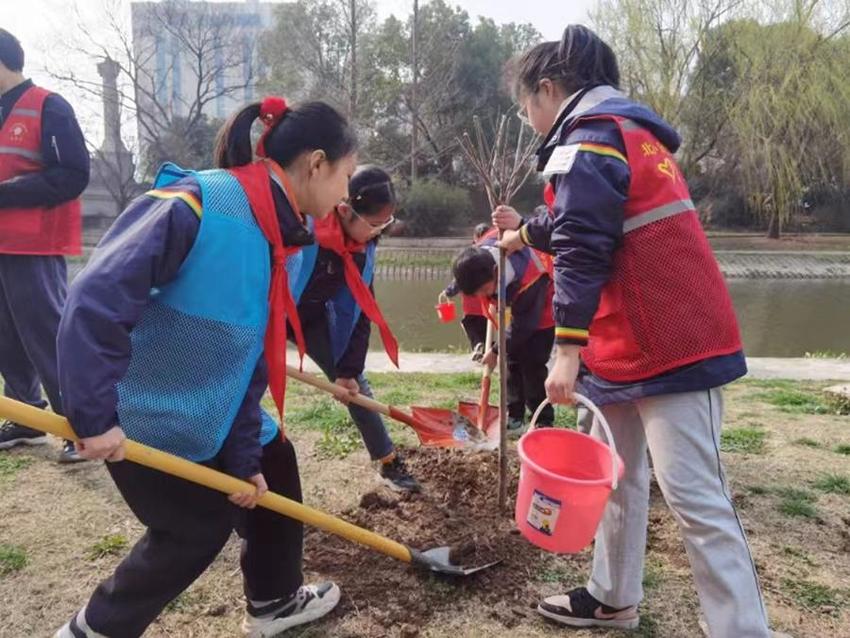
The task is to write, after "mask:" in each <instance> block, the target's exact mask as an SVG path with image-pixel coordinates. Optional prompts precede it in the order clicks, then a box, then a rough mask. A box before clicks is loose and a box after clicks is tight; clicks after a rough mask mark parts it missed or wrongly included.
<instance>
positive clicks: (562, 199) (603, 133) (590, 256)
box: [520, 87, 746, 403]
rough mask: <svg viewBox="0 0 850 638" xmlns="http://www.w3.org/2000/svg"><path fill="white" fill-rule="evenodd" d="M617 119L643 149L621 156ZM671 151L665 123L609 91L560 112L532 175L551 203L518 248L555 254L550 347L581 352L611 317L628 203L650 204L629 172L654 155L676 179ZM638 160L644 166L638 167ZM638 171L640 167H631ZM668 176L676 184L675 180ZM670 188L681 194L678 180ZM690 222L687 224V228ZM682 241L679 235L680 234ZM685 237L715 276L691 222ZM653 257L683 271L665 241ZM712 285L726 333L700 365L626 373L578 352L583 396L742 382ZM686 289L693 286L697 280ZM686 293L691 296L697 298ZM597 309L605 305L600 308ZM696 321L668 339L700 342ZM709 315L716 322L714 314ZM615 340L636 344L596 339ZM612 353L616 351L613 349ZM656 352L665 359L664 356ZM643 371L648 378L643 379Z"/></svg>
mask: <svg viewBox="0 0 850 638" xmlns="http://www.w3.org/2000/svg"><path fill="white" fill-rule="evenodd" d="M624 121H627V122H628V123H629V124H628V126H629V127H630V128H629V131H632V130H637V131H640V132H641V134H642V135H644V136H645V140H644V143H645V144H646V145H647V146H646V147H643V148H642V147H641V146H640V145H639V146H638V147H636V148H632V149H629V148H628V144H627V141H626V139H625V137H624V131H623V126H622V123H623V122H624ZM632 143H633V142H632ZM679 144H680V139H679V136H678V135H677V133H676V132H675V131H674V130H673V129H672V128H671V127H670V126H669V125H668V124H667V123H665V122H664V121H663V120H661V119H660V118H659V117H658V116H657V115H656V114H655V113H653V112H652V111H650V110H649V109H648V108H646V107H644V106H642V105H639V104H636V103H634V102H632V101H630V100H628V99H626V98H625V97H624V96H623V95H622V94H621V93H620V92H619V91H616V90H615V89H613V88H611V87H598V88H596V89H593V90H591V91H585V92H582V93H580V94H577V95H575V96H573V97H572V98H571V100H570V101H569V102H568V103H567V105H566V107H565V110H564V111H562V114H561V116H560V117H559V121H558V122H557V124H556V127H554V128H553V130H552V132H551V133H550V135H549V136H547V141H546V143H545V144H544V146H543V147H542V148H541V150H540V151H539V156H540V160H541V161H540V169H541V170H543V171H544V174H546V176H547V177H549V185H550V187H551V188H550V191H551V193H552V195H553V197H552V202H551V207H550V211H549V212H548V213H545V214H542V215H539V216H537V217H535V218H533V219H531V220H528V221H527V222H526V223H525V224H524V225H523V226H522V228H521V231H520V234H521V236H522V238H523V240H524V241H525V243H526V244H528V245H531V246H534V247H535V248H538V249H541V250H546V251H548V252H550V253H553V254H554V255H555V300H554V313H555V320H556V323H557V328H556V338H557V341H558V343H561V344H564V343H569V344H576V345H582V346H587V345H588V340H589V338H590V339H593V335H594V332H596V333H597V334H599V333H600V328H604V327H605V326H604V322H601V323H600V321H599V319H600V315H605V316H607V317H611V316H615V315H617V313H616V312H614V310H616V309H613V305H616V304H612V299H613V298H614V297H612V296H611V286H612V281H616V284H617V285H618V286H620V287H621V288H622V277H621V272H622V260H623V258H624V252H623V250H624V246H626V245H627V244H628V241H629V239H630V238H628V237H626V236H625V233H624V228H626V229H627V232H628V229H629V227H630V225H635V223H636V222H635V220H633V221H631V222H629V221H628V219H629V218H630V217H633V216H634V215H635V214H636V212H637V211H636V210H635V202H636V201H637V200H638V199H640V200H641V201H643V200H647V199H648V198H651V196H652V194H651V193H649V194H647V193H638V194H637V195H636V192H635V188H638V187H640V186H641V184H645V183H646V177H645V176H642V177H641V180H640V181H637V180H636V181H635V183H634V184H633V183H632V178H633V170H641V171H642V170H644V166H646V165H648V164H647V162H648V161H649V160H653V159H654V158H655V155H652V154H653V153H658V159H659V162H658V165H659V166H661V165H662V164H663V165H664V167H666V168H667V171H668V172H669V173H674V171H677V168H675V161H674V160H672V157H670V156H669V154H670V153H673V152H675V151H676V150H677V149H678V147H679ZM650 147H652V148H650ZM630 150H631V154H630ZM650 151H651V153H650ZM646 153H650V155H652V156H651V157H650V155H646ZM661 155H663V157H661ZM644 157H645V158H646V159H647V162H641V160H642V159H643V158H644ZM668 159H669V162H668ZM638 166H639V167H640V168H639V169H636V167H638ZM652 166H653V167H654V166H655V165H654V164H653V165H652ZM659 170H660V169H659ZM673 177H675V178H677V179H679V180H681V175H680V174H678V173H675V174H674V175H673ZM671 179H672V177H671ZM677 188H679V189H680V190H681V191H682V193H687V188H686V186H684V182H683V180H682V181H681V182H680V183H679V185H678V186H677ZM677 192H678V191H677ZM682 197H683V198H685V196H682ZM659 208H661V209H663V208H664V207H663V206H662V207H659ZM674 212H676V211H674ZM683 212H687V211H683ZM689 215H692V217H693V218H694V219H695V214H692V211H691V212H689V213H688V215H684V216H677V217H674V218H671V219H673V220H675V223H679V222H681V221H684V220H685V219H687V218H688V216H689ZM688 223H691V224H693V220H691V221H689V222H688ZM680 234H681V235H682V236H683V237H684V236H685V235H686V234H683V233H680ZM692 238H693V241H694V245H695V246H696V244H700V247H699V248H698V249H696V248H695V249H694V251H695V252H694V253H693V255H694V256H699V257H700V259H703V260H706V269H708V270H711V269H712V268H714V269H716V263H714V262H713V259H711V260H710V263H709V261H708V258H709V257H710V251H708V257H706V250H707V242H706V243H703V242H704V235H703V233H702V230H701V229H700V228H698V222H697V223H696V226H694V228H693V229H692ZM643 248H644V245H643V244H641V245H640V246H638V247H635V245H634V243H632V248H630V249H629V251H635V250H636V249H637V250H638V251H639V252H640V251H642V250H643ZM652 250H653V254H654V259H656V260H657V263H658V264H662V263H663V264H665V266H664V267H665V268H670V269H677V268H687V267H688V263H686V262H687V261H688V260H687V259H684V258H683V255H684V252H683V250H678V252H677V251H676V250H674V249H673V248H672V247H671V248H670V249H669V250H668V249H667V248H665V245H664V243H663V241H662V242H660V243H656V244H653V247H652ZM697 252H699V255H697ZM669 258H672V259H678V260H681V261H682V263H680V264H679V265H678V266H677V265H675V264H667V263H666V261H669ZM651 279H652V277H646V278H644V279H643V281H646V282H647V283H645V284H644V285H645V286H648V285H651V284H652V281H650V280H651ZM655 279H661V277H656V278H655ZM710 279H711V283H712V286H713V288H715V289H717V294H716V295H715V296H716V305H717V315H718V317H719V316H720V315H722V317H723V319H722V320H718V321H717V322H716V323H717V324H718V329H720V330H724V331H726V333H727V335H728V336H724V337H723V338H722V339H720V340H721V341H723V344H721V346H722V347H714V346H712V345H710V346H709V347H706V348H705V349H704V351H705V352H707V353H709V354H707V355H706V356H702V357H701V356H699V354H698V353H697V355H696V356H695V357H692V358H691V359H690V360H689V359H688V358H687V356H679V357H678V358H677V355H672V354H671V355H670V356H667V357H666V359H665V361H666V362H673V363H674V364H676V362H679V361H680V362H681V365H673V367H665V366H664V365H662V364H661V363H658V361H656V360H653V361H651V362H647V361H643V360H637V362H636V363H635V365H633V366H631V367H629V366H628V365H625V366H620V367H615V366H607V365H605V361H603V365H598V364H599V361H600V358H599V357H598V356H596V357H593V356H587V355H588V354H590V355H593V354H594V351H593V349H592V348H591V349H590V350H586V352H585V354H584V355H583V359H586V360H588V361H590V362H591V365H593V367H594V369H595V371H596V373H595V374H594V373H588V372H587V371H586V370H585V374H584V375H583V377H582V380H581V382H580V387H581V388H582V389H584V390H585V391H586V392H588V393H589V394H591V398H592V399H594V401H597V402H601V403H612V402H616V401H623V400H629V399H633V398H638V397H640V396H648V395H651V394H665V393H670V392H683V391H693V390H700V389H705V388H709V387H715V386H719V385H723V384H725V383H728V382H730V381H732V380H734V379H735V378H738V377H740V376H742V375H743V374H745V373H746V364H745V361H744V357H743V352H742V351H741V349H740V342H739V341H736V338H737V324H736V322H735V320H734V314H730V309H731V304H730V303H729V302H728V295H727V294H726V293H725V287H724V288H723V290H722V291H721V290H720V289H719V287H720V286H722V280H720V283H719V284H718V279H719V270H717V271H716V273H711V275H710ZM693 285H694V286H696V287H699V282H695V283H694V284H693ZM677 288H679V289H680V290H679V293H678V294H679V295H680V297H679V298H678V299H677V300H676V302H675V304H668V306H671V307H673V306H675V307H677V308H678V307H680V306H681V307H682V308H684V307H685V305H686V304H687V303H688V298H689V297H691V295H689V290H688V287H687V286H682V285H681V282H679V283H677ZM635 290H636V287H635V286H634V284H633V283H632V284H630V286H629V287H628V291H629V293H630V294H633V293H634V291H635ZM692 292H694V293H695V294H696V291H695V290H694V291H692ZM618 298H622V297H618ZM601 301H604V302H605V304H604V305H602V306H601V307H600V302H601ZM649 312H651V311H649ZM656 313H657V314H658V317H659V318H661V316H662V315H664V313H665V309H663V308H660V309H656ZM632 314H634V313H632ZM698 314H699V313H694V315H693V316H692V319H691V320H690V321H688V322H682V321H680V322H679V323H678V325H677V326H675V327H674V328H673V329H671V332H679V333H683V334H684V333H685V332H687V331H688V330H692V331H693V332H694V335H699V334H700V332H699V325H698V322H699V319H700V317H699V316H698ZM708 314H714V311H710V312H709V313H708ZM594 324H595V327H594ZM618 325H619V324H618ZM684 338H687V336H685V337H684ZM612 339H613V340H612ZM617 339H619V340H621V341H622V340H625V341H628V345H629V346H630V347H631V346H632V345H633V343H634V340H633V336H632V335H627V334H625V332H623V329H622V328H621V327H618V328H616V329H615V332H614V333H612V334H611V335H609V336H608V338H606V339H605V340H604V341H605V342H606V343H607V344H612V343H614V342H615V341H616V340H617ZM709 339H711V337H710V338H709ZM675 341H676V343H684V340H683V337H682V335H679V336H678V337H676V338H675ZM600 342H601V341H600ZM660 345H661V346H664V345H666V344H663V343H662V344H660ZM614 347H615V348H619V346H618V345H615V346H614ZM632 349H633V348H632ZM622 352H624V351H623V350H620V351H618V352H616V353H614V354H615V355H616V356H614V359H616V358H617V357H620V363H622V360H625V359H624V357H623V356H622ZM638 354H639V353H638ZM662 354H664V356H666V353H662ZM626 358H627V357H626ZM661 358H662V359H663V358H664V357H661ZM600 370H603V371H604V374H603V373H602V372H600ZM641 371H647V373H646V374H642V373H641Z"/></svg>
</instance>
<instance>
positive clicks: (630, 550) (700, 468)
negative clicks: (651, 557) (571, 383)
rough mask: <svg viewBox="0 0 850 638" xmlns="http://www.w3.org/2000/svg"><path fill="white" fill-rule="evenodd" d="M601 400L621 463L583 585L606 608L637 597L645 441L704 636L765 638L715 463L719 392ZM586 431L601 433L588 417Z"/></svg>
mask: <svg viewBox="0 0 850 638" xmlns="http://www.w3.org/2000/svg"><path fill="white" fill-rule="evenodd" d="M601 409H602V413H603V414H604V415H605V418H606V419H607V420H608V423H609V425H610V426H611V432H612V434H613V436H614V440H615V442H616V444H617V451H618V452H619V453H620V455H621V456H622V458H623V462H624V463H625V466H626V470H625V475H624V476H623V480H622V481H621V482H620V485H619V488H618V489H617V490H616V491H615V492H613V493H612V494H611V499H610V501H609V503H608V507H607V508H606V510H605V515H604V517H603V519H602V523H601V524H600V527H599V530H598V531H597V533H596V545H595V547H594V552H593V572H592V574H591V576H590V581H589V582H588V585H587V588H588V590H589V591H590V593H591V594H592V595H593V597H594V598H596V599H597V600H599V601H600V602H602V603H604V604H606V605H610V606H612V607H616V608H621V607H628V606H630V605H636V604H638V603H639V602H640V601H641V599H642V598H643V587H642V580H643V566H644V554H645V552H646V532H647V519H648V510H649V468H648V463H647V453H646V452H647V447H648V448H649V454H650V455H651V456H652V463H653V467H654V470H655V476H656V479H657V480H658V485H659V487H660V488H661V492H662V494H663V495H664V499H665V501H666V502H667V505H668V506H669V507H670V509H671V510H672V512H673V516H674V517H675V519H676V522H677V523H678V525H679V529H680V531H681V533H682V537H683V539H684V542H685V549H686V550H687V553H688V559H689V561H690V563H691V570H692V571H693V575H694V582H695V584H696V589H697V593H698V594H699V599H700V604H701V605H702V610H703V613H704V614H705V618H706V620H707V622H708V627H709V631H710V634H711V637H712V638H768V637H769V636H770V632H769V630H768V625H767V614H766V612H765V608H764V602H763V600H762V597H761V592H760V589H759V582H758V576H757V575H756V570H755V565H754V564H753V560H752V557H751V555H750V550H749V547H748V545H747V538H746V536H745V534H744V530H743V527H742V526H741V522H740V520H739V519H738V515H737V514H736V512H735V508H734V506H733V504H732V499H731V496H730V493H729V488H728V485H727V483H726V477H725V475H724V473H723V467H722V465H721V462H720V427H721V420H722V416H723V395H722V391H721V390H720V389H719V388H715V389H712V390H704V391H700V392H686V393H681V394H667V395H661V396H654V397H647V398H643V399H638V400H636V401H629V402H625V403H616V404H612V405H607V406H604V407H602V408H601ZM579 420H580V422H582V424H586V423H587V422H588V421H589V420H590V417H589V415H588V414H587V412H586V410H580V411H579ZM593 430H594V431H593V435H594V436H596V437H599V438H602V439H604V437H605V435H604V433H602V432H601V428H600V427H599V426H598V425H594V427H593Z"/></svg>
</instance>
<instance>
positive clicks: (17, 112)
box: [9, 109, 39, 117]
mask: <svg viewBox="0 0 850 638" xmlns="http://www.w3.org/2000/svg"><path fill="white" fill-rule="evenodd" d="M13 115H21V116H23V117H38V115H39V113H38V111H36V110H35V109H12V110H11V111H9V117H11V116H13Z"/></svg>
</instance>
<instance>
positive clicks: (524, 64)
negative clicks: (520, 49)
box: [506, 24, 620, 97]
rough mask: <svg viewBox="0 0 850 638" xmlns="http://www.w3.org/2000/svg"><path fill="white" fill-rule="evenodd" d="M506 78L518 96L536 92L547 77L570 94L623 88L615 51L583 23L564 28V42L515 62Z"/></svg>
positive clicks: (548, 45) (535, 50)
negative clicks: (582, 90) (606, 86)
mask: <svg viewBox="0 0 850 638" xmlns="http://www.w3.org/2000/svg"><path fill="white" fill-rule="evenodd" d="M506 78H507V80H508V82H509V84H510V86H511V90H512V92H513V94H514V96H515V97H518V96H519V95H521V94H523V93H535V92H536V91H537V88H538V86H539V85H540V80H543V79H544V78H545V79H549V80H551V81H552V82H554V83H555V84H557V85H559V86H560V87H561V88H562V89H563V91H564V92H565V93H567V94H568V95H570V94H572V93H575V92H576V91H580V90H581V89H589V88H593V87H595V86H602V85H608V86H613V87H614V88H620V70H619V67H618V65H617V56H616V55H615V54H614V51H613V50H612V49H611V47H610V46H608V44H607V43H606V42H605V41H604V40H602V38H600V37H599V36H598V35H596V33H594V32H593V31H591V30H590V29H588V28H587V27H586V26H584V25H581V24H571V25H569V26H568V27H567V28H566V29H564V33H563V35H562V36H561V40H560V41H550V42H542V43H541V44H538V45H537V46H535V47H533V48H532V49H530V50H529V51H527V52H526V53H525V54H523V55H522V56H521V57H520V58H519V59H516V60H513V61H511V63H510V64H509V66H508V67H507V70H506Z"/></svg>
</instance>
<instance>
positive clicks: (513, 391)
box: [507, 328, 555, 425]
mask: <svg viewBox="0 0 850 638" xmlns="http://www.w3.org/2000/svg"><path fill="white" fill-rule="evenodd" d="M554 343H555V329H554V328H546V329H544V330H538V331H536V332H535V333H534V334H533V335H532V336H531V337H530V338H529V339H528V341H526V342H525V343H524V344H522V348H520V349H519V350H520V352H518V353H513V354H511V353H508V378H507V386H508V416H509V417H511V418H513V419H520V420H523V419H525V408H526V407H528V411H529V412H531V413H532V414H533V413H534V411H535V410H536V409H537V406H539V405H540V404H541V403H542V402H543V399H545V398H546V386H545V383H546V376H547V374H548V370H547V369H546V364H547V363H549V358H550V357H551V356H552V345H553V344H554ZM554 421H555V410H554V409H553V408H552V406H551V405H547V406H546V408H545V409H544V410H543V412H541V414H540V419H539V421H538V425H552V423H554Z"/></svg>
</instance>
